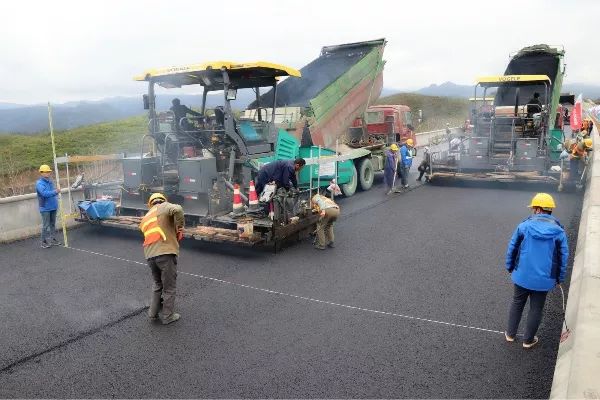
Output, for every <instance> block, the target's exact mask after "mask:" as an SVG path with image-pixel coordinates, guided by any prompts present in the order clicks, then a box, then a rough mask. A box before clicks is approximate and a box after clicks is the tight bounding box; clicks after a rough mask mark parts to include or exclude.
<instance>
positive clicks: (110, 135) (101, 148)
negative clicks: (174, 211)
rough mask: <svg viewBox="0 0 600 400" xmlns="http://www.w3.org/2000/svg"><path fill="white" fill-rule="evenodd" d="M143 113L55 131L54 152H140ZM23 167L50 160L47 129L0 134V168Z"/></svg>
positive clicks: (50, 146) (46, 162)
mask: <svg viewBox="0 0 600 400" xmlns="http://www.w3.org/2000/svg"><path fill="white" fill-rule="evenodd" d="M146 121H147V119H146V117H145V116H139V117H132V118H127V119H123V120H119V121H113V122H106V123H102V124H95V125H88V126H84V127H81V128H75V129H71V130H67V131H62V132H55V133H54V137H55V141H56V154H57V156H59V157H60V156H64V155H65V153H67V154H69V155H91V154H112V153H123V152H139V149H140V143H141V139H142V136H143V135H144V134H145V133H146V130H147V128H146ZM7 164H10V169H11V170H12V171H25V170H29V169H33V168H37V167H39V165H40V164H52V142H51V140H50V133H44V134H40V135H34V136H25V135H10V134H9V135H0V168H2V169H1V170H2V171H4V170H6V168H7V167H8V166H9V165H7Z"/></svg>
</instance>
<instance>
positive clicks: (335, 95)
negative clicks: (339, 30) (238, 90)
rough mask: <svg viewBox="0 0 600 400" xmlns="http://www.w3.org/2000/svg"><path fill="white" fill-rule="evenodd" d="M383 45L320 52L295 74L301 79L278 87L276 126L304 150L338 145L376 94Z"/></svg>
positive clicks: (267, 97)
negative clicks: (338, 141) (289, 133)
mask: <svg viewBox="0 0 600 400" xmlns="http://www.w3.org/2000/svg"><path fill="white" fill-rule="evenodd" d="M385 43H386V41H385V39H378V40H371V41H365V42H358V43H348V44H341V45H335V46H325V47H323V48H322V49H321V53H320V55H319V57H317V58H316V59H314V60H313V61H312V62H310V63H309V64H307V65H306V66H304V67H303V68H301V69H300V72H301V74H302V77H301V78H300V79H296V80H294V79H286V80H284V81H283V82H281V83H280V84H279V85H278V86H277V94H276V97H277V103H276V105H277V109H276V121H277V122H279V123H280V124H281V125H285V128H286V129H287V130H288V131H289V132H291V133H292V134H293V135H294V136H295V137H296V138H297V139H298V140H301V141H302V145H303V146H309V145H315V146H319V145H320V146H324V147H330V148H332V147H334V146H335V143H336V139H340V141H342V143H343V142H344V141H345V140H343V139H345V138H346V135H347V134H348V129H349V128H350V126H351V125H352V123H353V121H354V120H355V119H356V118H357V117H361V116H362V115H363V114H364V112H365V110H366V108H367V106H368V105H369V104H370V103H371V102H372V101H374V100H375V99H377V98H378V97H379V94H380V93H381V88H382V85H383V66H384V61H383V60H382V57H383V50H384V47H385ZM272 98H273V90H271V91H269V92H267V93H265V94H264V95H262V96H261V98H260V104H271V103H272ZM257 104H258V103H257V102H254V103H252V104H250V106H249V107H248V108H249V109H248V110H247V111H246V116H247V117H250V118H252V117H253V116H254V115H255V113H256V112H257V111H256V107H257ZM265 111H266V112H268V113H271V112H272V109H266V110H265ZM306 128H308V130H307V129H306ZM303 132H304V136H303Z"/></svg>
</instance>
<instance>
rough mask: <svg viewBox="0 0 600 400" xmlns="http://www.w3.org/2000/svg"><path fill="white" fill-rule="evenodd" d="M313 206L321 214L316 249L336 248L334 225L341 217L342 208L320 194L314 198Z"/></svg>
mask: <svg viewBox="0 0 600 400" xmlns="http://www.w3.org/2000/svg"><path fill="white" fill-rule="evenodd" d="M312 205H313V210H314V211H315V212H316V213H318V214H320V218H319V221H318V222H317V232H316V233H317V243H316V244H315V249H318V250H325V249H326V248H327V247H331V248H333V247H335V245H334V235H333V225H334V224H335V221H337V219H338V217H339V215H340V207H339V206H338V205H337V204H336V203H335V202H334V201H333V200H332V199H330V198H329V197H327V196H324V195H321V194H318V193H317V194H315V195H314V196H313V198H312Z"/></svg>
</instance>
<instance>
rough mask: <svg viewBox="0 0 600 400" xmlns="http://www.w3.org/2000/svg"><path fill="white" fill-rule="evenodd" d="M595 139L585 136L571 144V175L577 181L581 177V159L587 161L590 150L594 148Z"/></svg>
mask: <svg viewBox="0 0 600 400" xmlns="http://www.w3.org/2000/svg"><path fill="white" fill-rule="evenodd" d="M592 147H593V141H592V139H591V138H589V137H588V138H585V139H583V140H578V141H577V142H576V143H573V144H572V145H571V154H570V156H569V159H570V162H569V170H570V173H569V176H570V178H571V180H572V181H575V180H577V179H578V178H579V167H580V165H581V160H584V161H585V162H587V155H588V152H589V151H591V150H592Z"/></svg>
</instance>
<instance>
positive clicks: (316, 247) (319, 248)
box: [315, 244, 327, 250]
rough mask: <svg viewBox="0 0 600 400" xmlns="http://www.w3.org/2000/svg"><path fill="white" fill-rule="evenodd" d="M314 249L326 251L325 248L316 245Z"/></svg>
mask: <svg viewBox="0 0 600 400" xmlns="http://www.w3.org/2000/svg"><path fill="white" fill-rule="evenodd" d="M315 249H317V250H327V247H325V246H321V245H318V244H316V245H315Z"/></svg>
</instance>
